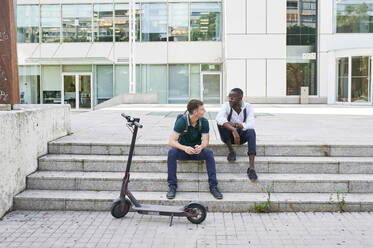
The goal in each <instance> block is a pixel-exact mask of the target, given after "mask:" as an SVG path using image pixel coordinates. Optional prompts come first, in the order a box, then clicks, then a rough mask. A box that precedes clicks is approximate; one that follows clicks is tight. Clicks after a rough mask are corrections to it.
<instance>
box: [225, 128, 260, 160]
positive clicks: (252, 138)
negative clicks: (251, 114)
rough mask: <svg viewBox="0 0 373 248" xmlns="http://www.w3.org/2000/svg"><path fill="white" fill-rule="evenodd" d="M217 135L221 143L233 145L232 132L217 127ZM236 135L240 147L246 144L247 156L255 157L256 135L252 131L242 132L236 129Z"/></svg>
mask: <svg viewBox="0 0 373 248" xmlns="http://www.w3.org/2000/svg"><path fill="white" fill-rule="evenodd" d="M218 129H219V133H220V138H221V141H223V142H224V143H231V144H234V137H233V134H232V131H231V130H229V129H227V128H225V127H223V126H219V125H218ZM236 130H237V132H238V135H239V136H240V145H242V144H245V143H246V142H247V155H256V133H255V130H254V129H248V130H245V131H243V130H242V129H239V128H237V129H236Z"/></svg>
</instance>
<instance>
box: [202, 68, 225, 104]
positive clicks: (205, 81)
mask: <svg viewBox="0 0 373 248" xmlns="http://www.w3.org/2000/svg"><path fill="white" fill-rule="evenodd" d="M201 82H202V84H201V87H202V89H201V99H203V102H204V103H210V104H216V103H220V88H221V74H220V73H202V74H201Z"/></svg>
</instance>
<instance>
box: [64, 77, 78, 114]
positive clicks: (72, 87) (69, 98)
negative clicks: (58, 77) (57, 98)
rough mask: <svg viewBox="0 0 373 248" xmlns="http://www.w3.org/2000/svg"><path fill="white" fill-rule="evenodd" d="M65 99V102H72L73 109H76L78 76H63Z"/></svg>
mask: <svg viewBox="0 0 373 248" xmlns="http://www.w3.org/2000/svg"><path fill="white" fill-rule="evenodd" d="M63 97H64V98H63V99H64V103H65V104H70V106H71V109H76V108H77V104H76V76H75V75H64V76H63Z"/></svg>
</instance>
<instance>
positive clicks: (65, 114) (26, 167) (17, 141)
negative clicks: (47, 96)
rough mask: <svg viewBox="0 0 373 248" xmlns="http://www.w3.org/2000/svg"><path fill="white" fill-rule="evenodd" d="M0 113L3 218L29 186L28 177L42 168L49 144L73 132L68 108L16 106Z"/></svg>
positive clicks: (1, 203)
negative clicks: (17, 197)
mask: <svg viewBox="0 0 373 248" xmlns="http://www.w3.org/2000/svg"><path fill="white" fill-rule="evenodd" d="M15 109H19V110H14V111H0V127H1V129H0V140H1V142H0V168H1V173H0V218H1V217H2V216H3V215H4V214H5V213H6V212H7V211H8V210H9V209H11V207H12V204H13V196H15V195H16V194H18V193H19V192H21V191H22V190H24V189H25V187H26V176H27V175H29V174H31V173H32V172H34V171H35V170H36V169H37V167H38V157H39V156H42V155H44V154H46V153H47V144H48V142H49V141H52V140H54V139H57V138H59V137H62V136H64V135H66V134H67V133H68V132H70V125H71V124H70V106H68V105H15Z"/></svg>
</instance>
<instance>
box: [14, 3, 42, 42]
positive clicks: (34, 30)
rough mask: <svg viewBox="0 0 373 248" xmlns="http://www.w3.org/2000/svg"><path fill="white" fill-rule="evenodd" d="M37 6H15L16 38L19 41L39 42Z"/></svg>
mask: <svg viewBox="0 0 373 248" xmlns="http://www.w3.org/2000/svg"><path fill="white" fill-rule="evenodd" d="M39 21H40V20H39V6H38V5H18V6H17V40H18V42H20V43H38V42H39Z"/></svg>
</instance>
